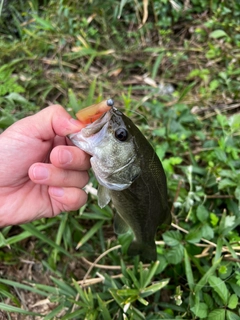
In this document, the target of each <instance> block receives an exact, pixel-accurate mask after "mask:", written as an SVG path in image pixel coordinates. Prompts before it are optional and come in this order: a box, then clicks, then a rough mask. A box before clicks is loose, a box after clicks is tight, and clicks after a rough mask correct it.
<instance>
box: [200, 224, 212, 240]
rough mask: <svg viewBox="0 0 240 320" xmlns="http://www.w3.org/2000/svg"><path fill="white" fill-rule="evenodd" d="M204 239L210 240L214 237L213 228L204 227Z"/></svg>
mask: <svg viewBox="0 0 240 320" xmlns="http://www.w3.org/2000/svg"><path fill="white" fill-rule="evenodd" d="M202 237H203V238H205V239H207V240H210V239H212V238H213V237H214V231H213V228H211V227H210V226H209V225H208V224H205V225H203V226H202Z"/></svg>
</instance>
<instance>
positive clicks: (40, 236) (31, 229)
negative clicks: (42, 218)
mask: <svg viewBox="0 0 240 320" xmlns="http://www.w3.org/2000/svg"><path fill="white" fill-rule="evenodd" d="M21 228H22V229H24V230H25V231H28V232H29V233H30V234H31V235H32V236H34V237H36V238H38V239H40V240H42V241H43V242H45V243H47V244H48V245H49V246H50V247H52V248H54V249H56V250H58V251H59V252H62V253H63V254H65V255H66V256H68V257H70V258H72V255H71V254H70V253H69V252H68V251H66V250H65V249H64V248H62V247H60V246H59V245H57V244H56V243H55V242H54V241H52V240H50V239H49V238H48V237H47V236H45V235H44V234H43V233H41V232H40V231H39V230H38V229H37V228H36V227H34V226H33V225H32V224H25V225H21Z"/></svg>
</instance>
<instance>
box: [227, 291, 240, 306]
mask: <svg viewBox="0 0 240 320" xmlns="http://www.w3.org/2000/svg"><path fill="white" fill-rule="evenodd" d="M237 305H238V297H237V295H236V294H235V293H234V294H232V295H231V296H230V298H229V300H228V308H229V309H235V308H236V307H237Z"/></svg>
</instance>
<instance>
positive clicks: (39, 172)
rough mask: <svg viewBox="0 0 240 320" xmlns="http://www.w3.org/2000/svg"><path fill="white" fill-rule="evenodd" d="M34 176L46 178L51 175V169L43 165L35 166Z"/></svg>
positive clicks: (37, 178)
mask: <svg viewBox="0 0 240 320" xmlns="http://www.w3.org/2000/svg"><path fill="white" fill-rule="evenodd" d="M33 177H34V179H36V180H44V179H47V178H48V177H49V171H48V169H47V168H45V167H43V166H35V167H34V168H33Z"/></svg>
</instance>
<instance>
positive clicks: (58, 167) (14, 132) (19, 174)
mask: <svg viewBox="0 0 240 320" xmlns="http://www.w3.org/2000/svg"><path fill="white" fill-rule="evenodd" d="M81 128H82V125H81V123H80V122H79V121H77V120H75V119H72V118H71V116H70V115H69V114H68V113H67V112H66V111H65V110H64V109H63V108H62V107H61V106H59V105H52V106H50V107H48V108H45V109H43V110H41V111H40V112H38V113H37V114H35V115H33V116H30V117H27V118H24V119H22V120H19V121H17V122H16V123H14V124H13V125H12V126H10V127H9V128H8V129H6V130H5V131H4V132H3V133H2V134H1V135H0V227H3V226H7V225H15V224H21V223H25V222H29V221H32V220H35V219H39V218H43V217H53V216H56V215H57V214H59V213H60V212H62V211H71V210H77V209H78V208H80V207H81V206H82V205H83V204H84V203H85V202H86V200H87V195H86V193H85V192H84V191H83V190H82V189H81V188H83V187H84V186H85V185H86V183H87V182H88V173H87V170H88V169H89V168H90V161H89V156H88V155H87V154H86V153H85V152H83V151H82V150H80V149H79V148H77V147H74V146H72V145H68V139H67V138H66V135H68V134H70V133H74V132H77V131H79V130H81ZM69 144H70V143H69Z"/></svg>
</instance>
